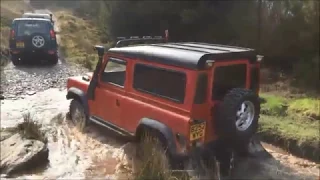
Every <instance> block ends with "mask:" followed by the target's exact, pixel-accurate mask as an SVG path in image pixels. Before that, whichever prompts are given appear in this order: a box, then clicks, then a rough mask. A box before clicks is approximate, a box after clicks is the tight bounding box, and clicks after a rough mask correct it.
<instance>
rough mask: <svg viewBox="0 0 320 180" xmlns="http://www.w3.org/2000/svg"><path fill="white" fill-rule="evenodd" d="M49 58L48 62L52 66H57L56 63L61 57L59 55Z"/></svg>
mask: <svg viewBox="0 0 320 180" xmlns="http://www.w3.org/2000/svg"><path fill="white" fill-rule="evenodd" d="M48 59H49V60H48V64H49V65H50V66H55V65H56V64H58V61H59V58H58V57H57V56H51V57H49V58H48Z"/></svg>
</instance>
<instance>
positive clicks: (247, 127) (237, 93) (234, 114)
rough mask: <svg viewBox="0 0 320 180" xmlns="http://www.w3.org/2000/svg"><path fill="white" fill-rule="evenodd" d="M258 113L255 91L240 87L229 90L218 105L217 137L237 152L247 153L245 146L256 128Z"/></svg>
mask: <svg viewBox="0 0 320 180" xmlns="http://www.w3.org/2000/svg"><path fill="white" fill-rule="evenodd" d="M259 114H260V102H259V97H258V95H257V94H256V93H254V92H253V91H251V90H248V89H242V88H235V89H232V90H230V91H229V92H228V93H227V94H226V95H225V96H224V99H223V101H222V103H221V104H220V105H219V107H218V112H217V116H216V117H217V119H216V130H217V133H218V135H219V137H220V138H222V140H223V141H225V142H226V143H227V144H228V145H230V146H232V147H233V148H234V149H235V150H236V151H237V152H238V153H240V154H244V153H247V152H246V151H247V146H248V144H249V142H250V140H251V138H252V136H253V135H254V134H255V133H256V131H257V128H258V119H259Z"/></svg>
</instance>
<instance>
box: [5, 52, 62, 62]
mask: <svg viewBox="0 0 320 180" xmlns="http://www.w3.org/2000/svg"><path fill="white" fill-rule="evenodd" d="M10 53H11V56H12V57H14V58H19V59H21V60H27V61H31V60H51V59H55V58H58V52H57V50H44V49H43V50H42V49H41V50H21V49H12V50H10Z"/></svg>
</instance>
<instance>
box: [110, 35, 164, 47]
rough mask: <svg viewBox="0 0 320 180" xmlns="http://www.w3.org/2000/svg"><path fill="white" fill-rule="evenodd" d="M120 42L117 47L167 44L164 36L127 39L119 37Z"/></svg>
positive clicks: (131, 37)
mask: <svg viewBox="0 0 320 180" xmlns="http://www.w3.org/2000/svg"><path fill="white" fill-rule="evenodd" d="M117 39H118V40H119V41H118V42H117V43H116V45H115V47H125V46H132V45H137V44H157V43H165V42H166V39H165V38H163V37H162V36H154V37H152V36H142V37H139V36H130V37H129V38H125V37H117Z"/></svg>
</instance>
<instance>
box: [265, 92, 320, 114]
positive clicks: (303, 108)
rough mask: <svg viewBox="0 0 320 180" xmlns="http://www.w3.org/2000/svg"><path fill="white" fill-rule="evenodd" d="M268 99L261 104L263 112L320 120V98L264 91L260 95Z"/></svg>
mask: <svg viewBox="0 0 320 180" xmlns="http://www.w3.org/2000/svg"><path fill="white" fill-rule="evenodd" d="M260 96H261V97H262V98H264V99H265V100H266V103H264V104H262V105H261V113H262V114H264V115H273V116H284V115H289V116H303V117H308V118H312V119H314V120H320V99H319V98H308V97H303V98H291V99H290V98H284V97H282V96H279V95H274V94H267V93H262V94H261V95H260Z"/></svg>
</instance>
